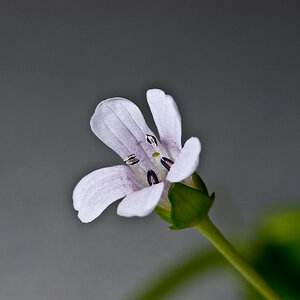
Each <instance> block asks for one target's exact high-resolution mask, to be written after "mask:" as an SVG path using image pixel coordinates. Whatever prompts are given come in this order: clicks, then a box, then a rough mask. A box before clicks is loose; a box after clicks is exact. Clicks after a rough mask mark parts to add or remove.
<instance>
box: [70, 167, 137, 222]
mask: <svg viewBox="0 0 300 300" xmlns="http://www.w3.org/2000/svg"><path fill="white" fill-rule="evenodd" d="M139 188H140V184H139V182H138V180H137V178H136V176H135V174H134V173H133V172H132V170H131V169H130V168H129V167H128V166H114V167H108V168H103V169H100V170H96V171H94V172H92V173H90V174H88V175H86V176H85V177H83V178H82V179H81V180H80V181H79V183H78V184H77V185H76V187H75V189H74V191H73V206H74V208H75V209H76V210H78V217H79V219H80V220H81V221H82V222H84V223H88V222H91V221H93V220H94V219H95V218H96V217H98V216H99V215H100V214H101V213H102V212H103V211H104V209H105V208H106V207H107V206H109V205H110V204H111V203H113V202H114V201H116V200H118V199H120V198H123V197H125V196H126V195H127V194H130V193H132V192H134V191H136V190H138V189H139Z"/></svg>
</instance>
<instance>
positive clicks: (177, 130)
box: [73, 89, 201, 223]
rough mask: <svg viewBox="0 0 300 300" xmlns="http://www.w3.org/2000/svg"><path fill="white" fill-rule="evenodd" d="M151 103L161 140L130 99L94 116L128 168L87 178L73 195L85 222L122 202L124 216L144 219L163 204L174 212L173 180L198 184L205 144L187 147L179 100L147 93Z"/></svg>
mask: <svg viewBox="0 0 300 300" xmlns="http://www.w3.org/2000/svg"><path fill="white" fill-rule="evenodd" d="M147 101H148V104H149V106H150V109H151V112H152V115H153V119H154V121H155V124H156V127H157V130H158V133H159V137H160V139H158V138H157V137H156V136H155V134H154V133H153V132H152V131H151V130H150V129H149V127H148V126H147V124H146V122H145V119H144V117H143V115H142V113H141V111H140V110H139V108H138V107H137V106H136V105H135V104H134V103H132V102H131V101H129V100H127V99H124V98H119V97H116V98H111V99H107V100H105V101H102V102H100V104H99V105H98V106H97V108H96V110H95V113H94V115H93V116H92V118H91V122H90V124H91V128H92V131H93V132H94V133H95V135H96V136H97V137H98V138H99V139H100V140H101V141H102V142H104V143H105V144H106V145H107V146H109V147H110V148H111V149H113V150H114V151H115V152H116V153H117V154H118V155H119V156H121V158H122V159H123V162H124V164H123V165H118V166H113V167H107V168H102V169H99V170H96V171H94V172H92V173H90V174H88V175H86V176H85V177H84V178H82V179H81V180H80V181H79V183H78V184H77V186H76V187H75V189H74V192H73V204H74V208H75V209H76V210H77V211H78V217H79V218H80V220H81V221H82V222H85V223H87V222H91V221H92V220H94V219H95V218H96V217H98V216H99V215H100V214H101V213H102V212H103V211H104V209H105V208H106V207H108V206H109V205H110V204H111V203H113V202H114V201H116V200H119V199H121V198H124V197H125V198H124V199H123V200H122V201H121V202H120V204H119V205H118V209H117V213H118V215H120V216H125V217H132V216H139V217H143V216H146V215H148V214H150V213H151V212H152V211H153V210H154V209H155V207H156V206H157V205H158V206H159V207H161V208H162V209H165V210H170V202H169V200H168V189H169V187H170V185H171V183H172V182H184V183H186V184H188V185H192V179H191V175H192V174H193V173H194V172H195V170H196V169H197V167H198V164H199V155H200V151H201V145H200V141H199V139H198V138H196V137H191V138H190V139H188V140H187V141H186V143H185V144H184V146H183V147H182V145H181V117H180V114H179V111H178V108H177V105H176V103H175V101H174V99H173V98H172V97H171V96H170V95H166V94H165V93H164V92H163V91H162V90H159V89H151V90H148V91H147Z"/></svg>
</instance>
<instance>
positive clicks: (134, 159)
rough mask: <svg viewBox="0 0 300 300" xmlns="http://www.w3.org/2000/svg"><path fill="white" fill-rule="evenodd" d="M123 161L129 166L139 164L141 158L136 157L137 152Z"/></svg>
mask: <svg viewBox="0 0 300 300" xmlns="http://www.w3.org/2000/svg"><path fill="white" fill-rule="evenodd" d="M123 161H124V163H125V164H126V165H127V166H132V165H135V164H137V163H138V162H139V161H140V160H139V159H138V158H137V157H136V155H135V154H130V155H129V156H127V157H126V158H125V159H124V160H123Z"/></svg>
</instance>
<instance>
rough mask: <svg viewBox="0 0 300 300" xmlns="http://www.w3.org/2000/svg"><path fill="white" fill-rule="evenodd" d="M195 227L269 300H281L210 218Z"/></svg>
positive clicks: (199, 222)
mask: <svg viewBox="0 0 300 300" xmlns="http://www.w3.org/2000/svg"><path fill="white" fill-rule="evenodd" d="M194 227H195V228H196V229H197V230H199V231H200V232H201V233H202V234H203V235H204V236H205V237H206V238H207V239H208V240H209V241H210V242H211V243H212V244H213V245H214V246H215V248H216V249H217V250H218V251H219V252H220V253H221V254H222V255H223V256H224V257H225V258H226V259H227V260H228V261H229V263H230V264H231V265H232V266H233V267H234V268H235V269H236V270H237V271H238V272H239V273H240V274H241V275H242V276H243V277H244V278H245V279H246V280H247V281H248V282H249V283H250V284H251V285H252V286H253V287H254V288H255V289H256V290H257V291H258V292H259V293H260V294H261V295H262V296H263V297H264V298H265V299H267V300H281V298H280V296H279V295H277V293H276V292H275V291H274V290H273V289H272V288H271V287H270V286H269V285H268V283H267V282H266V281H265V280H264V279H263V278H262V277H261V276H260V275H259V274H258V273H257V272H256V271H255V270H254V269H253V268H252V267H251V266H250V265H249V264H248V263H247V262H246V261H245V260H244V259H243V258H242V257H241V256H240V255H239V254H238V252H237V251H236V250H235V249H234V248H233V247H232V245H231V244H230V243H229V242H228V241H227V239H226V238H225V237H224V236H223V235H222V233H221V232H220V231H219V230H218V229H217V227H216V226H215V225H214V224H213V223H212V221H211V220H210V219H209V217H208V216H206V217H204V218H201V219H200V220H199V221H198V222H197V223H196V224H195V225H194Z"/></svg>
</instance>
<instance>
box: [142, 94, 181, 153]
mask: <svg viewBox="0 0 300 300" xmlns="http://www.w3.org/2000/svg"><path fill="white" fill-rule="evenodd" d="M147 101H148V104H149V106H150V109H151V112H152V115H153V119H154V121H155V124H156V127H157V130H158V132H159V136H160V141H161V143H162V145H163V146H164V147H165V148H166V149H167V150H168V151H169V152H170V154H171V156H172V158H173V159H175V158H176V157H177V156H178V154H179V152H180V150H181V148H182V147H181V117H180V113H179V111H178V107H177V105H176V103H175V101H174V99H173V98H172V96H170V95H166V94H165V93H164V92H163V91H162V90H158V89H152V90H148V91H147Z"/></svg>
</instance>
